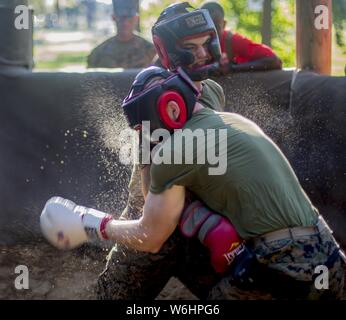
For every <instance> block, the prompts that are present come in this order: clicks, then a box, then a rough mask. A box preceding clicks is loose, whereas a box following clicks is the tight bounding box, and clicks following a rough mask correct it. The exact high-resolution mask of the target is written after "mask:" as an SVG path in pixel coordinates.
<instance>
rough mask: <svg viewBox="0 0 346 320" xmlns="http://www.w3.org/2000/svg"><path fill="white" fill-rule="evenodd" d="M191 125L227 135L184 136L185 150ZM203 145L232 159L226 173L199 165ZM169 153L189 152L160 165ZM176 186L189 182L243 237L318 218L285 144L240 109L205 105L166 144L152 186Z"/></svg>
mask: <svg viewBox="0 0 346 320" xmlns="http://www.w3.org/2000/svg"><path fill="white" fill-rule="evenodd" d="M186 129H191V130H192V131H194V132H197V131H195V130H196V129H201V130H198V131H199V133H198V134H196V135H197V136H198V137H201V136H204V135H205V133H206V132H207V131H206V130H207V129H223V134H221V131H217V132H216V134H215V136H216V139H212V138H210V135H208V136H207V137H208V139H205V143H203V142H198V143H194V144H193V145H192V144H191V143H186V141H185V140H183V142H182V146H183V147H182V149H181V150H182V151H179V148H178V144H177V143H176V141H179V139H178V138H180V137H181V136H182V134H183V133H184V132H186ZM219 137H221V138H222V139H221V140H220V141H219ZM175 139H177V140H175ZM197 140H198V138H197ZM172 141H173V143H172V145H171V142H172ZM195 141H196V140H195ZM199 141H202V140H199ZM210 141H211V142H212V143H210ZM197 145H198V146H199V147H198V148H197ZM201 146H204V148H205V150H206V151H207V152H209V153H210V154H217V155H218V156H220V159H226V161H227V163H226V165H225V166H224V168H225V170H224V174H218V175H210V172H209V169H210V168H211V167H213V166H212V165H209V164H208V163H207V164H197V159H198V157H199V156H201V155H203V153H204V154H205V153H206V152H205V150H203V148H201ZM184 148H185V150H190V151H191V152H192V158H193V161H192V163H193V164H186V162H187V159H188V156H187V155H184ZM212 148H215V149H212ZM215 150H216V153H215ZM163 152H167V153H166V154H171V161H173V160H174V159H179V156H182V155H183V156H182V162H181V163H182V164H177V163H175V164H167V162H166V164H157V161H158V159H159V158H160V157H162V155H163ZM190 163H191V162H190ZM199 163H201V162H199ZM214 167H215V166H214ZM172 185H181V186H185V187H186V188H187V189H188V190H190V191H191V192H193V193H194V194H195V195H196V196H197V197H198V198H200V199H201V200H202V201H203V202H204V203H205V204H206V205H207V206H209V207H210V208H211V209H213V210H214V211H216V212H218V213H220V214H223V215H224V216H226V217H228V218H229V219H230V220H231V222H232V223H233V225H234V226H235V228H236V229H237V231H238V233H239V234H240V236H241V237H242V238H243V239H248V238H251V237H254V236H257V235H261V234H264V233H267V232H271V231H274V230H278V229H283V228H287V227H294V226H311V225H313V224H314V223H316V221H317V214H318V211H317V209H316V208H314V207H313V205H312V204H311V202H310V200H309V198H308V197H307V195H306V194H305V192H304V190H303V189H302V188H301V186H300V184H299V182H298V179H297V177H296V175H295V173H294V172H293V169H292V168H291V166H290V164H289V163H288V161H287V159H286V158H285V156H284V155H283V154H282V152H281V151H280V150H279V148H278V147H277V146H276V145H275V144H274V142H273V141H272V140H271V139H270V138H269V137H268V136H266V135H265V134H264V132H263V131H262V130H261V129H260V128H259V127H258V126H257V125H256V124H255V123H253V122H252V121H250V120H248V119H246V118H244V117H242V116H240V115H237V114H234V113H218V112H214V111H212V110H209V109H206V108H203V109H202V110H200V111H198V112H196V113H194V114H193V116H192V118H191V119H190V120H189V121H188V122H187V123H186V125H185V127H184V130H179V131H176V132H175V133H174V134H173V135H172V136H171V137H170V138H169V139H168V140H167V141H165V142H164V143H163V145H162V147H161V148H160V150H159V151H158V152H157V153H156V155H155V157H154V159H153V163H152V166H151V186H150V191H151V192H152V193H161V192H163V191H164V190H166V189H167V188H170V187H171V186H172Z"/></svg>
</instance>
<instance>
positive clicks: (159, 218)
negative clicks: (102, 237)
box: [106, 186, 185, 253]
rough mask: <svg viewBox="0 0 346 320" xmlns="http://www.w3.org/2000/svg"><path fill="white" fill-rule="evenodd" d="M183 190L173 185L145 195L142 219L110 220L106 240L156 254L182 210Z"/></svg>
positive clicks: (175, 224)
mask: <svg viewBox="0 0 346 320" xmlns="http://www.w3.org/2000/svg"><path fill="white" fill-rule="evenodd" d="M184 199H185V188H184V187H181V186H173V187H172V188H170V189H167V190H165V191H164V192H162V193H160V194H153V193H151V192H149V193H148V195H147V197H146V201H145V205H144V210H143V216H142V217H141V218H140V219H138V220H132V221H121V220H113V221H110V222H109V223H108V224H107V226H106V234H107V236H108V237H109V239H110V240H113V241H115V242H117V243H122V244H124V245H126V246H128V247H130V248H132V249H135V250H139V251H147V252H152V253H156V252H158V251H159V250H160V248H161V246H162V245H163V244H164V242H165V241H166V240H167V239H168V237H169V236H170V235H171V234H172V233H173V231H174V230H175V228H176V226H177V225H178V222H179V218H180V215H181V212H182V210H183V207H184Z"/></svg>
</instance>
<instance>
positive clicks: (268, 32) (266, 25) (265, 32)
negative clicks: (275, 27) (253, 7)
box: [261, 0, 272, 47]
mask: <svg viewBox="0 0 346 320" xmlns="http://www.w3.org/2000/svg"><path fill="white" fill-rule="evenodd" d="M261 34H262V43H263V44H266V45H267V46H269V47H270V46H271V40H272V0H264V1H263V10H262V30H261Z"/></svg>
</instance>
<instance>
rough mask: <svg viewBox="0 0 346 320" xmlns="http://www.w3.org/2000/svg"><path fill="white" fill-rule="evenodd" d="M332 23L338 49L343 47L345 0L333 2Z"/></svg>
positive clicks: (345, 18)
mask: <svg viewBox="0 0 346 320" xmlns="http://www.w3.org/2000/svg"><path fill="white" fill-rule="evenodd" d="M333 22H334V27H335V36H336V43H337V44H338V46H340V47H345V46H346V39H345V33H346V0H333Z"/></svg>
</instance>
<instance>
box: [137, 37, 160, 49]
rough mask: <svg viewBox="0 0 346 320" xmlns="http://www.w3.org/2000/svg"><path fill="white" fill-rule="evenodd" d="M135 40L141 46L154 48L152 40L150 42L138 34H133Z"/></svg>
mask: <svg viewBox="0 0 346 320" xmlns="http://www.w3.org/2000/svg"><path fill="white" fill-rule="evenodd" d="M135 40H136V43H139V44H140V45H141V46H143V47H146V48H153V49H154V48H155V47H154V45H153V43H152V42H150V41H149V40H147V39H145V38H143V37H142V36H140V35H138V34H136V35H135Z"/></svg>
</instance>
